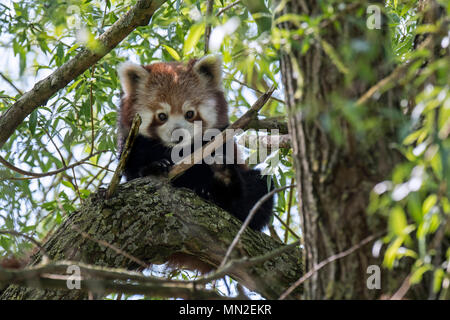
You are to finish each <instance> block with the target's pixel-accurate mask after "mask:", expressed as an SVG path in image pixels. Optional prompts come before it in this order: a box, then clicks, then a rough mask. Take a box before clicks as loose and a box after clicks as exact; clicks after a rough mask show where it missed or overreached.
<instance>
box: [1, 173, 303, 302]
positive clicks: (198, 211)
mask: <svg viewBox="0 0 450 320" xmlns="http://www.w3.org/2000/svg"><path fill="white" fill-rule="evenodd" d="M73 226H76V228H73ZM240 226H241V222H240V221H238V220H237V219H236V218H234V217H233V216H231V215H230V214H229V213H227V212H225V211H223V210H221V209H220V208H218V207H216V206H215V205H213V204H210V203H207V202H205V201H203V200H202V199H200V198H199V197H197V196H196V195H194V194H193V193H192V192H191V191H189V190H186V189H175V188H173V187H172V186H170V185H169V184H168V183H167V181H165V180H155V179H152V178H145V179H137V180H134V181H132V182H129V183H126V184H123V185H120V186H119V188H118V189H117V192H116V193H115V195H114V196H113V197H112V198H110V199H108V200H106V199H105V190H100V191H99V192H98V193H96V194H93V195H92V196H91V197H90V198H89V199H87V200H85V202H84V203H83V205H82V206H81V207H80V209H79V210H78V211H76V212H74V213H72V214H71V215H70V216H69V217H68V218H67V219H66V220H65V221H64V222H63V224H62V225H61V226H60V227H59V229H58V230H57V231H56V232H55V233H54V234H53V235H52V236H51V237H50V238H49V239H48V241H47V242H46V243H45V245H44V248H45V251H46V253H47V255H48V256H49V257H50V258H51V259H52V260H73V261H81V262H84V263H88V264H95V265H100V266H107V267H121V268H127V269H135V268H137V267H138V266H137V265H136V263H135V262H133V261H130V260H129V259H128V258H126V257H125V256H124V255H120V254H117V253H116V252H115V251H114V250H112V249H109V248H106V247H104V246H102V245H100V244H98V242H95V241H93V240H92V239H96V240H103V241H106V242H108V243H110V244H112V245H113V246H115V247H117V248H120V249H121V250H123V251H124V252H126V253H128V254H130V255H132V256H134V257H136V258H138V259H139V260H141V261H145V262H146V263H156V264H161V263H164V262H166V261H167V260H168V259H169V257H171V256H172V255H173V254H175V253H182V254H187V255H191V256H195V257H196V258H198V259H199V260H201V261H202V262H204V263H207V264H209V265H211V266H213V267H217V266H219V265H220V263H221V261H222V259H223V257H224V255H225V252H226V250H227V248H228V246H229V244H230V243H231V241H232V240H233V238H234V236H235V235H236V233H237V232H238V230H239V227H240ZM77 229H78V230H77ZM80 231H83V232H86V233H87V234H88V235H89V237H90V238H92V239H88V238H86V237H82V236H81V235H80ZM280 246H283V244H281V243H279V242H277V241H275V240H274V239H272V238H270V237H268V236H266V235H265V234H263V233H260V232H255V231H253V230H247V231H246V232H245V233H244V234H243V236H242V238H241V241H240V244H239V245H238V247H236V249H235V250H234V252H233V254H232V255H231V258H232V259H239V258H242V257H246V256H247V257H255V256H260V255H263V254H267V253H268V252H271V251H273V250H274V249H277V248H280ZM40 258H41V256H40V254H39V253H38V254H37V256H36V257H35V258H34V262H33V264H36V263H38V262H39V261H40ZM301 273H302V268H301V254H300V251H299V250H298V249H295V250H293V251H290V252H289V253H283V254H281V255H279V256H278V257H276V258H273V259H270V260H268V261H265V262H263V263H262V264H259V265H255V266H252V267H249V268H239V267H237V268H235V269H233V270H231V271H230V273H229V275H230V276H231V277H233V278H234V279H236V280H237V281H239V282H240V283H241V284H242V285H244V286H245V287H247V288H249V289H251V290H255V291H256V292H258V293H260V294H262V295H263V296H264V297H266V298H277V297H278V296H279V295H280V294H281V293H282V292H283V291H284V290H286V288H287V287H288V286H289V285H290V284H291V283H292V282H294V281H295V280H296V279H298V278H299V277H300V276H301ZM299 292H300V291H299V290H298V291H297V292H296V293H295V294H294V295H293V296H296V295H298V294H299ZM0 298H1V299H82V298H85V294H84V293H83V292H81V291H80V290H42V289H34V288H26V287H18V286H13V285H12V286H9V287H8V288H7V289H6V290H5V291H4V292H3V294H2V295H1V296H0Z"/></svg>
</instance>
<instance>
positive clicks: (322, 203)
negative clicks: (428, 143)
mask: <svg viewBox="0 0 450 320" xmlns="http://www.w3.org/2000/svg"><path fill="white" fill-rule="evenodd" d="M357 5H358V4H356V5H355V4H349V3H347V6H348V9H351V8H353V12H351V13H344V14H342V15H341V16H339V13H337V15H338V16H337V17H336V20H338V21H339V26H340V27H339V28H337V27H336V26H337V24H335V23H324V24H323V25H321V26H322V28H320V36H316V37H315V38H314V41H312V45H311V47H310V49H309V50H308V51H307V52H306V53H302V52H301V49H300V47H301V46H294V45H293V46H292V48H291V50H289V48H283V51H282V53H281V54H282V55H281V72H282V76H283V84H284V87H285V90H286V102H287V106H288V112H289V121H288V126H289V131H290V135H291V139H292V141H291V142H292V145H293V152H294V160H295V163H294V166H295V170H296V180H297V185H298V186H299V187H298V196H299V199H300V201H299V211H300V213H301V219H302V228H303V231H304V235H305V237H304V239H305V240H304V245H305V271H307V270H312V269H313V268H314V266H316V265H318V264H319V263H320V262H321V261H322V260H325V259H326V258H327V257H329V256H332V255H333V254H336V253H338V252H342V251H344V250H346V249H348V248H350V247H352V246H354V245H356V244H358V243H360V242H361V241H362V240H363V239H364V238H366V237H368V236H370V235H373V234H377V233H379V232H380V230H381V231H382V230H385V222H384V220H383V218H380V217H375V216H369V215H368V214H367V211H366V208H367V206H368V203H369V195H370V192H371V190H372V189H373V186H374V185H375V183H377V182H380V181H383V180H384V179H386V178H387V177H388V175H389V174H390V172H391V170H392V169H393V167H394V166H395V164H396V163H397V162H398V160H399V156H398V154H397V153H396V152H395V150H393V149H391V148H390V142H392V141H395V136H394V135H392V130H391V127H390V125H391V123H389V120H388V119H387V118H385V119H382V118H381V119H380V127H378V128H377V130H376V131H375V130H374V131H371V132H367V136H366V137H364V138H363V139H358V135H357V133H356V132H355V130H354V128H352V126H351V125H350V124H349V123H348V122H347V121H346V119H345V117H343V115H342V114H340V115H339V114H338V113H337V114H338V116H337V117H338V119H339V120H338V122H337V123H338V124H339V126H340V131H341V132H342V138H343V139H342V142H341V143H339V141H338V140H337V139H335V138H336V137H333V134H332V132H330V131H329V130H328V128H325V127H324V123H323V122H322V121H321V118H322V116H324V115H332V114H333V110H335V111H336V110H337V109H336V105H337V103H338V100H337V99H336V98H337V97H341V98H343V99H349V100H353V101H356V100H357V99H358V98H359V97H360V96H361V95H363V94H364V93H365V92H366V91H367V90H368V89H369V88H370V87H371V86H373V85H375V84H376V82H377V81H378V80H380V79H382V78H383V77H385V76H386V75H387V74H388V73H389V71H390V70H391V68H392V65H390V64H389V61H390V59H389V52H390V51H389V49H388V47H389V43H388V42H387V41H386V40H387V39H389V38H388V34H387V30H388V29H387V27H386V26H384V25H383V26H382V29H381V30H377V29H375V30H369V29H368V28H367V27H366V23H365V21H366V19H367V16H366V15H365V10H366V7H365V6H364V5H361V6H360V7H362V8H363V9H362V10H360V11H359V13H357V10H355V9H357V7H358V6H357ZM380 5H381V6H382V4H380ZM283 13H291V14H307V15H308V16H310V17H314V16H317V15H320V14H322V13H323V12H322V11H321V4H320V3H319V2H317V1H315V0H312V1H308V0H306V1H300V0H296V1H289V2H288V4H287V5H286V6H285V8H284V12H283ZM349 15H351V18H349ZM383 22H384V23H386V21H383ZM281 28H284V29H287V30H290V29H296V28H297V27H296V26H294V25H293V24H290V23H289V22H286V23H283V24H282V25H281ZM354 39H360V40H361V41H365V45H367V46H368V50H367V51H366V52H361V51H360V52H356V51H355V52H353V53H351V60H350V59H348V57H347V59H345V58H344V59H343V61H344V66H345V65H346V64H348V63H353V62H357V63H359V64H358V65H347V67H349V68H348V69H347V71H348V73H347V72H346V70H344V68H343V66H342V65H340V64H339V62H340V61H337V60H336V58H335V57H332V54H330V52H329V50H328V52H327V48H325V46H327V44H328V45H329V46H331V47H332V48H334V50H335V52H337V54H338V56H341V58H342V56H343V54H344V52H343V51H340V48H342V47H343V46H347V48H352V43H351V41H352V40H354ZM301 40H302V39H301V38H300V39H299V41H301ZM324 48H325V49H324ZM333 60H334V61H333ZM362 62H365V63H366V66H368V69H369V70H371V71H372V73H373V77H371V78H367V77H364V76H363V75H361V74H358V73H355V71H356V70H358V67H360V63H362ZM399 99H400V96H395V97H392V96H390V95H389V94H384V95H382V96H381V97H380V99H379V100H378V101H375V100H369V101H367V103H366V104H365V106H368V107H369V110H370V111H369V113H368V114H367V116H374V115H376V112H377V110H379V108H380V106H382V107H383V108H386V107H391V108H398V106H399V104H398V101H399ZM360 107H361V106H360ZM372 264H375V265H379V266H381V260H380V259H375V258H374V257H373V256H372V253H371V246H370V245H366V246H365V247H363V248H361V249H359V250H358V251H357V253H355V254H353V255H350V256H348V257H346V258H343V259H340V260H338V261H336V262H334V263H331V264H330V265H328V266H327V267H325V268H324V269H322V270H321V271H319V272H318V273H315V274H314V275H313V276H312V277H311V278H310V279H309V280H308V281H307V282H306V283H305V287H304V289H305V291H304V292H305V297H306V298H311V299H330V298H331V299H343V298H344V299H349V298H353V299H364V298H375V297H378V296H379V295H380V293H381V292H383V293H386V292H389V291H390V290H389V289H391V290H392V288H387V287H386V286H387V283H388V282H387V277H386V276H385V275H386V274H385V273H384V272H383V274H382V281H383V282H382V289H383V290H369V289H368V288H367V285H366V281H367V277H368V274H367V267H368V266H369V265H372ZM402 279H403V277H402V276H401V275H400V274H397V281H394V282H390V283H391V284H392V283H394V284H393V286H394V288H395V286H396V284H397V283H399V282H398V281H401V280H402ZM391 280H392V279H391Z"/></svg>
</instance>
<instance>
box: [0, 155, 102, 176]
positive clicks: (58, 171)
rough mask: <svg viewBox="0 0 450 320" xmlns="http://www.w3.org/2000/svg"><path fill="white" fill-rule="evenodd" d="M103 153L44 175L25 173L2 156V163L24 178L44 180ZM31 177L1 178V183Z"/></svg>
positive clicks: (0, 159)
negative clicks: (43, 178)
mask: <svg viewBox="0 0 450 320" xmlns="http://www.w3.org/2000/svg"><path fill="white" fill-rule="evenodd" d="M102 152H105V150H102V151H97V152H95V153H94V154H92V155H89V156H87V157H86V158H83V159H81V160H80V161H77V162H75V163H72V164H71V165H68V166H65V167H63V168H61V169H58V170H54V171H49V172H42V173H36V172H31V171H25V170H22V169H20V168H18V167H16V166H14V165H13V164H11V163H9V162H8V161H7V160H5V159H4V158H3V157H1V156H0V163H1V164H3V165H4V166H5V167H7V168H8V169H11V170H12V171H15V172H17V173H20V174H22V175H24V176H29V177H32V178H42V177H48V176H52V175H55V174H58V173H61V172H64V171H66V170H68V169H72V168H74V167H76V166H79V165H81V164H86V161H87V160H89V158H91V157H93V156H96V155H97V154H100V153H102ZM29 177H22V178H17V177H7V178H0V181H3V180H22V179H32V178H29Z"/></svg>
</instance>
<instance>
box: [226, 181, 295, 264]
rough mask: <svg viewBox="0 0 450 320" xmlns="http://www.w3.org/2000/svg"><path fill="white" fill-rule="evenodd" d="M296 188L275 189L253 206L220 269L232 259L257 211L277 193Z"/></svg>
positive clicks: (292, 186)
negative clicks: (235, 248)
mask: <svg viewBox="0 0 450 320" xmlns="http://www.w3.org/2000/svg"><path fill="white" fill-rule="evenodd" d="M294 187H296V185H291V186H284V187H281V188H277V189H274V190H272V191H270V192H269V193H267V194H266V195H264V196H263V197H262V198H261V199H259V200H258V201H257V202H256V203H255V205H254V206H253V208H252V210H250V212H249V214H248V216H247V218H245V221H244V223H243V224H242V226H241V228H240V229H239V231H238V233H237V234H236V236H235V237H234V239H233V241H232V242H231V245H230V246H229V247H228V250H227V252H226V254H225V257H224V258H223V260H222V263H221V264H220V267H223V266H224V265H225V264H226V263H227V261H228V258H229V257H230V255H231V252H232V251H233V249H234V247H235V246H236V244H237V243H238V241H239V239H240V238H241V236H242V234H243V233H244V231H245V229H246V228H247V226H248V225H249V224H250V221H251V220H252V218H253V216H254V215H255V213H256V211H258V209H259V208H260V207H261V206H262V205H263V204H264V202H266V201H267V200H268V199H269V198H270V197H272V196H273V195H274V194H275V193H277V192H280V191H283V190H285V189H288V188H294ZM220 267H219V268H220Z"/></svg>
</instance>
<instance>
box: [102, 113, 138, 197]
mask: <svg viewBox="0 0 450 320" xmlns="http://www.w3.org/2000/svg"><path fill="white" fill-rule="evenodd" d="M141 123H142V120H141V117H140V116H139V114H136V115H135V116H134V119H133V123H132V124H131V129H130V132H129V133H128V137H127V140H126V141H125V145H124V147H123V150H122V156H121V157H120V161H119V164H118V165H117V168H116V171H115V172H114V176H113V177H112V179H111V182H110V184H109V187H108V190H107V191H106V198H110V197H111V196H112V194H113V193H114V192H115V191H116V188H117V185H118V184H119V182H120V178H121V177H122V172H123V170H124V168H125V164H126V162H127V159H128V157H129V156H130V153H131V148H132V147H133V143H134V140H135V139H136V137H137V135H138V132H139V126H140V125H141Z"/></svg>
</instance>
